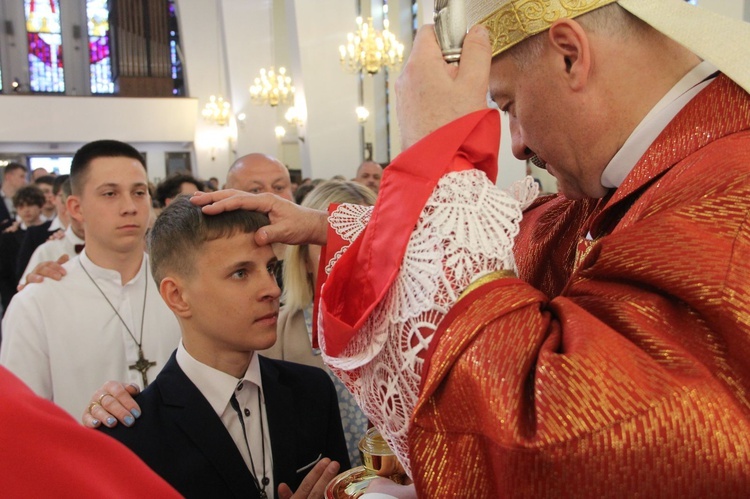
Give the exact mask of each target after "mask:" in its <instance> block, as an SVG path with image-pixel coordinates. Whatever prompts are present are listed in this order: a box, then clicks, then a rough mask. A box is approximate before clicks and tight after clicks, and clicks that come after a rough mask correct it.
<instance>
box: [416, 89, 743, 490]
mask: <svg viewBox="0 0 750 499" xmlns="http://www.w3.org/2000/svg"><path fill="white" fill-rule="evenodd" d="M749 212H750V96H748V94H747V93H746V92H744V91H743V90H742V89H741V88H739V87H738V86H736V85H735V84H734V83H733V82H732V81H731V80H729V79H728V78H726V77H724V76H719V77H718V78H717V79H716V80H715V81H714V82H713V83H712V84H711V85H710V86H709V87H707V88H706V89H705V90H704V91H703V92H702V93H701V94H699V95H698V96H697V97H696V98H694V99H693V100H692V101H691V102H690V103H689V104H688V105H687V106H686V107H685V108H684V109H683V110H682V112H681V113H680V114H679V115H678V116H677V117H676V118H675V119H674V120H673V122H672V123H670V125H668V127H667V128H666V129H665V130H664V132H663V133H662V134H661V136H660V137H659V138H658V139H657V140H656V141H655V143H654V144H652V146H651V147H650V148H649V150H648V151H647V152H646V153H645V154H644V156H643V158H642V159H641V160H640V161H639V163H638V164H637V165H636V166H635V168H634V169H633V171H632V172H631V173H630V175H629V176H628V177H627V178H626V180H625V181H624V183H623V184H622V186H620V188H618V189H617V190H616V191H615V192H614V193H613V194H612V195H611V196H610V197H608V198H605V199H604V200H601V201H600V202H594V201H569V200H566V199H564V198H562V197H554V198H546V199H543V200H540V202H538V203H537V204H536V205H535V206H532V207H531V208H530V209H529V210H528V211H527V212H526V213H525V214H524V221H523V222H522V227H521V234H520V235H519V237H518V238H517V240H516V250H515V254H516V260H517V263H518V267H519V278H501V279H497V280H494V281H491V282H489V283H487V284H485V285H483V286H480V287H478V288H477V289H474V290H472V291H471V292H470V293H469V294H468V295H467V296H466V297H464V298H463V299H461V300H460V301H459V302H458V304H457V305H456V306H455V307H454V308H453V309H452V310H451V312H450V313H449V314H448V315H447V316H446V317H445V319H444V321H443V322H442V324H441V325H440V328H439V329H438V332H437V333H436V337H435V340H437V341H434V343H435V349H434V351H433V352H432V355H431V357H430V359H429V365H428V366H425V374H424V377H423V382H422V383H423V385H422V391H421V393H420V398H419V402H418V405H417V408H416V410H415V412H414V415H413V418H412V422H413V423H412V430H411V434H410V436H409V444H410V445H409V448H410V453H411V461H412V467H413V471H414V473H413V474H414V478H415V482H416V486H417V490H418V492H419V494H420V497H437V498H447V497H488V498H490V497H491V498H496V497H748V496H749V495H750V401H749V396H748V388H750V360H749V359H750V228H748V213H749ZM589 232H590V234H591V236H592V237H591V239H592V240H591V241H589V242H586V240H585V239H586V235H587V234H588V233H589ZM477 373H479V374H477Z"/></svg>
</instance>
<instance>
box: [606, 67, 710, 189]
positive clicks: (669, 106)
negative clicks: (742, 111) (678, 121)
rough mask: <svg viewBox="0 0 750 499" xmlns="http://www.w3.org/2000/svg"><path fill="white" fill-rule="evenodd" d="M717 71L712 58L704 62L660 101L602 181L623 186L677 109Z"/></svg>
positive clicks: (624, 146)
mask: <svg viewBox="0 0 750 499" xmlns="http://www.w3.org/2000/svg"><path fill="white" fill-rule="evenodd" d="M716 71H717V70H716V66H714V65H713V64H711V63H710V62H708V61H703V62H701V63H700V64H698V65H697V66H695V67H694V68H693V69H692V70H690V71H689V72H688V73H687V74H686V75H685V76H683V77H682V79H681V80H680V81H678V82H677V84H676V85H675V86H674V87H672V89H671V90H670V91H669V92H667V93H666V94H665V95H664V97H662V98H661V100H660V101H659V102H657V103H656V105H655V106H654V107H653V108H652V109H651V111H649V112H648V114H647V115H646V116H645V117H644V118H643V120H642V121H641V122H640V123H639V124H638V126H637V127H635V130H633V133H631V134H630V137H628V139H627V140H626V141H625V143H624V144H623V145H622V147H621V148H620V150H619V151H617V154H615V155H614V157H613V158H612V160H611V161H610V162H609V164H608V165H607V167H606V168H605V169H604V171H603V172H602V180H601V182H602V185H603V186H604V187H608V188H612V187H615V188H616V187H620V184H622V182H623V180H625V177H627V176H628V174H629V173H630V171H631V170H632V169H633V167H635V165H636V163H638V160H640V159H641V157H642V156H643V154H644V153H645V152H646V150H647V149H648V148H649V147H650V146H651V144H652V143H653V142H654V140H656V138H657V137H658V136H659V134H660V133H661V132H662V131H663V130H664V129H665V128H666V127H667V125H668V124H669V123H670V122H671V121H672V119H673V118H674V117H675V116H676V115H677V113H679V112H680V111H681V110H682V108H683V107H685V106H686V105H687V103H688V102H690V101H691V100H692V99H693V97H695V96H696V95H698V93H700V91H701V90H703V89H704V88H705V87H707V86H708V84H709V83H711V81H713V77H712V76H711V75H713V74H714V73H716Z"/></svg>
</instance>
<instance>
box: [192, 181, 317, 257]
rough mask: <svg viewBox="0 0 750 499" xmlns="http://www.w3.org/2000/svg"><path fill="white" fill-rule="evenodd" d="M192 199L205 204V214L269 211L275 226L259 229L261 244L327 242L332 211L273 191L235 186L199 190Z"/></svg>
mask: <svg viewBox="0 0 750 499" xmlns="http://www.w3.org/2000/svg"><path fill="white" fill-rule="evenodd" d="M190 201H192V202H193V204H196V205H198V206H202V207H203V213H205V214H207V215H217V214H219V213H222V212H224V211H232V210H251V211H259V212H262V213H267V214H268V218H269V219H270V220H271V225H269V226H266V227H262V228H261V229H260V230H258V231H257V232H255V242H256V243H257V244H258V245H261V246H262V245H266V244H270V243H285V244H317V245H324V244H325V243H326V237H327V231H328V214H327V213H326V212H324V211H319V210H312V209H310V208H305V207H303V206H299V205H296V204H294V203H292V202H291V201H288V200H286V199H283V198H280V197H278V196H274V195H273V194H250V193H247V192H243V191H238V190H234V189H226V190H223V191H216V192H208V193H203V192H200V193H197V194H196V195H195V196H193V197H192V198H191V199H190Z"/></svg>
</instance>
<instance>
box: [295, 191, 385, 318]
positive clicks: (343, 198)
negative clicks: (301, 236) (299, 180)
mask: <svg viewBox="0 0 750 499" xmlns="http://www.w3.org/2000/svg"><path fill="white" fill-rule="evenodd" d="M336 203H349V204H359V205H363V206H373V205H374V204H375V193H373V192H372V191H371V190H370V189H368V188H367V187H365V186H363V185H360V184H358V183H356V182H352V181H349V180H329V181H327V182H323V183H322V184H320V185H318V186H317V187H316V188H315V189H313V190H312V191H310V193H309V194H308V195H307V196H306V197H305V199H304V201H302V206H305V207H307V208H313V209H316V210H327V209H328V206H329V205H330V204H336ZM309 255H310V249H309V247H308V245H306V244H303V245H300V246H287V248H286V252H285V254H284V272H283V281H284V295H283V296H282V298H281V301H282V303H284V307H286V308H287V309H288V310H303V309H304V308H306V307H307V306H308V305H310V303H312V300H313V285H312V277H311V276H310V275H309V274H308V272H307V265H306V262H307V259H308V257H309Z"/></svg>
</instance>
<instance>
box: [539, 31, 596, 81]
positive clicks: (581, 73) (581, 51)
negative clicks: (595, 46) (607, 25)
mask: <svg viewBox="0 0 750 499" xmlns="http://www.w3.org/2000/svg"><path fill="white" fill-rule="evenodd" d="M548 36H549V43H550V49H551V50H552V53H553V54H555V66H554V68H555V70H559V71H562V72H564V75H565V78H566V80H567V81H568V85H569V86H570V87H571V89H573V90H580V89H582V88H583V87H585V85H586V83H587V82H588V77H589V70H590V69H591V50H590V45H589V37H588V35H587V34H586V32H585V31H584V29H583V27H582V26H581V25H580V24H578V23H577V22H576V21H575V20H574V19H560V20H558V21H555V22H554V23H552V26H550V29H549V32H548Z"/></svg>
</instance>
